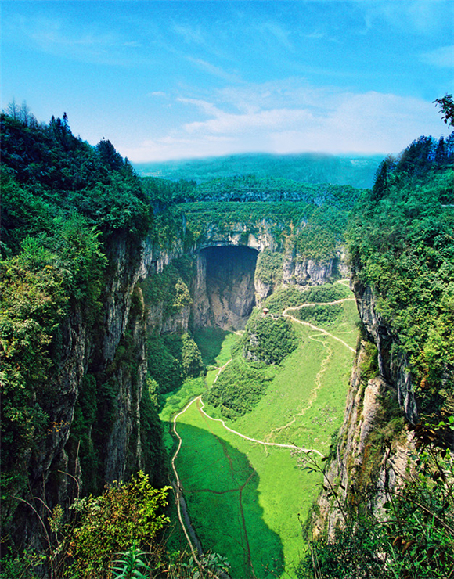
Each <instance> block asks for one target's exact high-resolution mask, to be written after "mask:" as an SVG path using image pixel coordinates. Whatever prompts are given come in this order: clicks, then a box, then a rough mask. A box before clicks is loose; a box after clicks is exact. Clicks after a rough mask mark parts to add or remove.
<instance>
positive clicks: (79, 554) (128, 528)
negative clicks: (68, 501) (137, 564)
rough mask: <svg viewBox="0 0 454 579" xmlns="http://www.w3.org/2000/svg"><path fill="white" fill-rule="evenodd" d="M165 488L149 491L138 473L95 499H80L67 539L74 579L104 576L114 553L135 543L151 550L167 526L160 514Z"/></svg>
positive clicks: (74, 506) (144, 476) (166, 521)
mask: <svg viewBox="0 0 454 579" xmlns="http://www.w3.org/2000/svg"><path fill="white" fill-rule="evenodd" d="M168 490H169V487H164V488H162V489H159V490H158V489H154V488H152V486H151V484H150V482H149V477H148V475H145V474H143V473H142V472H139V473H138V474H137V476H135V477H133V478H132V479H131V481H130V482H129V483H120V484H119V485H117V486H111V487H108V488H107V489H106V490H105V492H104V493H103V494H102V495H101V496H99V497H91V496H90V497H88V498H85V499H80V500H78V501H76V502H75V504H74V505H73V506H72V508H73V509H74V510H76V511H77V512H78V513H79V516H80V520H79V522H78V524H77V525H76V527H75V528H74V529H72V531H71V533H70V534H69V536H68V537H67V539H68V541H69V546H70V549H71V556H72V557H73V558H74V564H73V566H72V572H73V574H74V575H73V576H74V577H93V576H96V577H101V576H104V575H106V574H107V573H108V571H109V568H110V566H111V563H112V559H113V557H114V556H115V553H118V552H119V551H126V550H128V549H129V548H130V546H131V545H132V544H133V541H137V545H138V546H139V547H141V548H143V549H147V550H151V549H152V548H153V546H154V542H155V539H156V535H157V533H158V532H159V531H160V530H161V529H162V528H163V527H164V526H165V525H166V524H167V523H168V522H169V519H168V517H167V516H165V515H164V514H162V508H163V507H164V506H165V505H166V504H167V500H166V496H167V491H168Z"/></svg>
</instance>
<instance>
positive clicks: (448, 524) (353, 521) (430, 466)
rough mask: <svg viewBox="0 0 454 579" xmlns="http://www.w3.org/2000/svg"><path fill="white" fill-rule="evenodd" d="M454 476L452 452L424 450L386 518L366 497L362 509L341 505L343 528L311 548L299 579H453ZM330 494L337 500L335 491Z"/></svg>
mask: <svg viewBox="0 0 454 579" xmlns="http://www.w3.org/2000/svg"><path fill="white" fill-rule="evenodd" d="M452 422H453V423H454V418H453V419H452ZM422 430H424V428H423V429H422ZM453 475H454V472H453V465H452V460H451V457H450V454H449V450H447V449H444V450H441V449H440V448H438V449H437V448H436V447H434V446H430V447H426V448H424V449H422V448H420V453H419V460H418V463H417V466H416V471H415V472H414V473H413V474H408V477H407V480H406V482H405V485H404V486H403V487H402V488H394V489H392V490H390V491H389V500H388V502H387V503H386V504H385V505H384V509H385V512H386V514H385V516H383V517H378V516H377V515H375V514H374V513H373V512H372V511H371V509H370V508H369V507H368V504H370V500H371V499H372V497H368V496H367V495H363V496H362V497H360V500H359V501H358V502H357V504H358V505H359V506H358V508H352V507H350V506H349V505H348V504H344V503H338V504H339V506H340V508H341V511H342V513H343V518H344V520H343V522H342V524H341V526H340V527H338V528H337V530H336V533H335V536H334V537H333V538H332V539H327V538H326V537H321V538H319V539H317V540H315V541H312V542H311V544H310V549H309V550H308V552H307V554H306V555H305V557H304V558H303V560H302V562H301V564H300V567H299V570H298V577H301V578H303V577H304V578H319V577H323V578H325V579H329V578H333V579H334V578H335V579H342V578H351V577H358V578H361V577H365V578H366V577H367V578H371V579H373V578H377V579H387V578H389V579H396V578H406V579H434V578H437V577H439V578H440V579H441V578H445V577H449V576H450V575H452V571H453V569H454V495H453V492H452V477H453ZM328 490H329V492H330V493H331V495H335V492H336V491H335V489H334V488H332V487H331V488H330V489H328ZM335 501H337V502H338V501H339V499H336V498H335Z"/></svg>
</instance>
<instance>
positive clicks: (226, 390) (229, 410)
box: [204, 357, 271, 419]
mask: <svg viewBox="0 0 454 579" xmlns="http://www.w3.org/2000/svg"><path fill="white" fill-rule="evenodd" d="M270 380H271V379H270V378H268V377H265V376H264V374H263V372H262V371H260V370H258V369H255V368H253V367H251V366H250V365H249V364H247V363H246V362H245V361H243V360H241V357H237V358H235V359H234V360H233V361H232V362H231V363H230V364H229V365H228V366H227V367H226V368H225V370H224V371H223V372H222V373H221V374H220V375H219V378H218V380H217V382H216V383H215V384H214V385H213V386H212V387H211V390H210V391H209V392H208V394H207V395H206V396H205V397H204V399H205V401H206V402H207V403H208V404H210V405H212V406H214V407H215V408H219V409H220V411H221V412H222V415H223V416H224V417H225V418H230V419H235V418H237V417H238V416H243V415H244V414H246V413H247V412H249V411H250V410H251V409H252V408H253V407H254V406H255V405H256V404H257V403H258V402H259V400H260V398H261V397H262V396H263V394H264V392H265V390H266V388H267V386H268V383H269V381H270Z"/></svg>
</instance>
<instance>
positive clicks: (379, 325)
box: [353, 278, 417, 422]
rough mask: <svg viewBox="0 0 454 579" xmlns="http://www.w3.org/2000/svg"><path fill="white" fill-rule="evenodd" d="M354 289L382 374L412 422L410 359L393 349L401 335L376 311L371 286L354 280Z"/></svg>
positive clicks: (412, 399) (414, 400) (412, 390)
mask: <svg viewBox="0 0 454 579" xmlns="http://www.w3.org/2000/svg"><path fill="white" fill-rule="evenodd" d="M353 290H354V292H355V296H356V302H357V304H358V311H359V315H360V318H361V320H362V322H363V324H364V327H365V329H366V331H367V333H368V335H369V336H370V338H371V340H372V341H373V342H374V343H375V345H376V346H377V350H378V367H379V371H380V375H381V376H383V378H384V379H385V380H386V381H387V382H388V383H389V384H392V386H393V387H394V388H395V389H396V392H397V397H398V402H399V405H400V407H401V408H402V409H403V411H404V412H405V416H406V417H407V419H408V420H409V421H410V422H414V421H415V420H416V416H417V410H416V399H415V394H414V389H413V384H412V379H411V374H410V373H409V372H408V370H407V369H406V368H407V367H408V360H407V359H406V357H405V356H404V355H402V354H400V353H394V352H395V351H397V349H396V348H393V344H396V345H397V343H398V336H397V335H396V334H395V333H393V332H392V330H391V329H390V328H389V326H388V325H387V324H386V323H385V322H384V321H383V319H382V317H381V316H380V314H379V313H378V312H377V307H376V298H375V296H374V293H373V291H372V289H371V288H370V287H369V286H365V285H363V284H361V283H360V282H359V281H358V279H357V278H354V279H353Z"/></svg>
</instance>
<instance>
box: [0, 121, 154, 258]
mask: <svg viewBox="0 0 454 579" xmlns="http://www.w3.org/2000/svg"><path fill="white" fill-rule="evenodd" d="M0 124H1V127H0V128H1V133H2V165H3V167H4V169H5V171H6V172H7V174H8V176H9V177H8V178H9V179H11V180H12V181H13V182H16V183H17V186H16V187H15V188H14V191H11V186H9V187H8V193H7V196H6V203H5V204H4V207H3V209H4V212H5V216H6V221H5V224H4V226H5V227H7V228H8V230H9V232H8V236H7V237H6V241H4V242H5V243H7V242H8V241H9V239H12V240H14V242H15V243H16V244H17V240H18V238H19V237H20V236H21V235H22V236H23V235H24V232H27V233H28V231H27V225H28V223H29V221H31V224H32V227H33V225H34V228H35V230H36V225H37V220H38V221H39V220H40V219H41V220H42V226H43V227H44V229H46V228H47V227H48V226H47V225H46V223H45V221H46V213H47V214H51V215H52V214H53V216H56V214H57V213H62V214H67V213H69V212H72V211H75V212H77V213H79V214H81V215H83V216H84V217H85V218H86V219H87V222H88V223H89V225H91V226H93V225H96V226H97V228H98V229H99V230H100V231H102V232H103V234H104V236H105V237H109V236H110V235H111V234H112V233H113V232H114V231H115V232H117V233H118V231H120V230H121V231H122V232H124V233H125V234H126V235H130V236H131V237H133V238H136V239H137V238H140V237H142V236H143V235H144V233H145V232H146V231H147V229H148V228H149V226H150V223H151V214H150V208H149V204H148V199H147V197H146V195H145V194H144V192H143V190H142V186H141V181H140V179H139V178H138V177H137V176H136V175H135V174H134V172H133V170H132V168H131V165H130V164H129V163H128V161H127V160H123V159H122V157H121V156H120V155H119V154H118V153H117V152H116V151H115V149H114V148H113V146H112V144H111V143H110V142H109V141H101V143H100V144H99V145H98V147H96V148H94V147H91V146H90V145H88V143H86V142H83V141H81V140H80V138H76V137H74V136H73V135H72V133H71V130H70V128H69V125H68V123H67V119H66V120H65V119H63V121H62V120H61V119H58V118H57V119H55V118H52V120H51V122H50V123H49V125H44V124H43V125H39V126H32V127H28V126H26V125H25V124H24V123H22V122H20V121H19V120H16V119H14V118H12V117H10V116H8V115H5V114H2V115H1V117H0ZM13 193H14V195H13ZM31 197H33V199H32V198H31ZM18 198H22V199H24V200H25V201H26V203H27V205H28V206H29V207H30V208H31V211H30V215H29V217H27V215H26V213H25V211H24V210H21V209H19V208H17V203H16V202H17V200H18ZM24 209H25V208H24ZM11 225H12V226H13V230H12V231H11V230H10V228H11ZM18 229H19V230H20V231H17V230H18ZM14 230H16V231H14ZM12 249H13V247H12Z"/></svg>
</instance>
